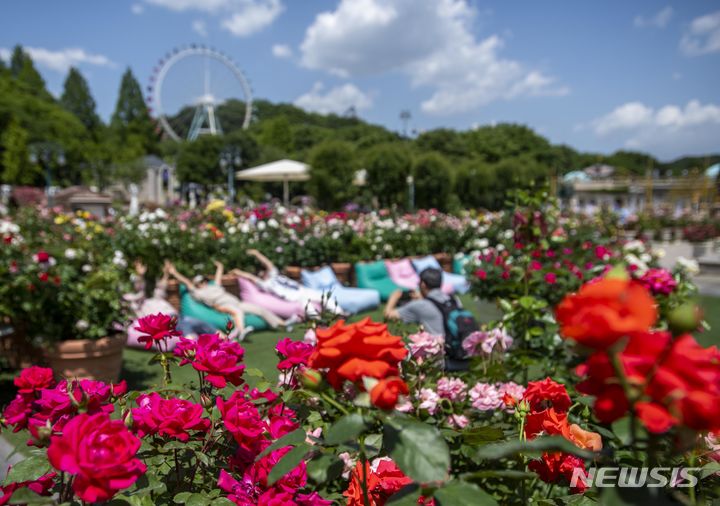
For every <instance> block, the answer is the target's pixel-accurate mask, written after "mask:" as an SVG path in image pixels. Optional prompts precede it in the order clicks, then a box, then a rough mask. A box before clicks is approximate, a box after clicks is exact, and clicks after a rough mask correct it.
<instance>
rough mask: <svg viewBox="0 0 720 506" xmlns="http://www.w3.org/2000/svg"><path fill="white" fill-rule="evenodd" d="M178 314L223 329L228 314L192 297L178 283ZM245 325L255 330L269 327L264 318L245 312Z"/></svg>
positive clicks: (228, 316) (228, 318)
mask: <svg viewBox="0 0 720 506" xmlns="http://www.w3.org/2000/svg"><path fill="white" fill-rule="evenodd" d="M180 314H182V315H185V316H191V317H193V318H197V319H198V320H202V321H204V322H205V323H207V324H208V325H212V326H213V327H215V328H216V329H217V330H225V328H226V326H227V322H228V320H230V319H231V318H230V315H229V314H227V313H221V312H220V311H216V310H214V309H213V308H211V307H210V306H206V305H205V304H203V303H202V302H200V301H197V300H195V299H193V298H192V295H190V292H188V290H187V288H185V285H180ZM245 326H246V327H252V328H254V329H255V330H266V329H268V328H270V326H269V325H268V324H267V322H266V321H265V320H263V319H262V318H260V317H259V316H257V315H254V314H249V313H245Z"/></svg>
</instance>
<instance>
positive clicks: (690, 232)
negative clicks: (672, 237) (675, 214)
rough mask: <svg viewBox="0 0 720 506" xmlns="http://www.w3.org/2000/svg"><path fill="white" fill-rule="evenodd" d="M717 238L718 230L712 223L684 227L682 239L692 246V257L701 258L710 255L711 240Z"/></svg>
mask: <svg viewBox="0 0 720 506" xmlns="http://www.w3.org/2000/svg"><path fill="white" fill-rule="evenodd" d="M717 236H718V230H717V228H716V227H715V225H713V224H712V223H695V224H691V225H688V226H687V227H685V230H684V231H683V237H684V238H685V240H686V241H688V242H690V243H692V245H693V256H694V257H695V258H701V257H704V256H706V255H707V254H708V253H710V250H711V248H712V244H713V239H715V238H716V237H717Z"/></svg>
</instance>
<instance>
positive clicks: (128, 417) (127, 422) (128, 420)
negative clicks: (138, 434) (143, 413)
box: [122, 409, 135, 430]
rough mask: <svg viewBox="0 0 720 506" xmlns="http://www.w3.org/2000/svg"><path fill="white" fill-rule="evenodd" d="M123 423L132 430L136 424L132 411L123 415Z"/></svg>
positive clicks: (127, 411)
mask: <svg viewBox="0 0 720 506" xmlns="http://www.w3.org/2000/svg"><path fill="white" fill-rule="evenodd" d="M122 421H123V423H124V424H125V427H127V428H128V429H130V430H132V427H133V424H134V423H135V420H133V416H132V410H130V409H128V410H126V411H125V412H124V413H123V414H122Z"/></svg>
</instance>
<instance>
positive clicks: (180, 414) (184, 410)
mask: <svg viewBox="0 0 720 506" xmlns="http://www.w3.org/2000/svg"><path fill="white" fill-rule="evenodd" d="M136 402H137V405H138V406H139V407H138V408H133V410H132V417H133V422H134V425H135V427H136V428H137V431H138V435H139V436H140V437H144V436H146V435H150V434H159V435H161V436H168V437H172V438H175V439H178V440H180V441H187V440H188V439H190V434H189V432H190V431H198V430H199V431H203V432H204V431H207V430H208V428H210V420H208V419H207V418H203V417H202V416H203V407H202V406H201V405H200V404H195V403H194V402H190V401H186V400H183V399H163V398H162V397H160V395H159V394H158V393H156V392H152V393H151V394H144V395H141V396H140V397H138V398H137V400H136Z"/></svg>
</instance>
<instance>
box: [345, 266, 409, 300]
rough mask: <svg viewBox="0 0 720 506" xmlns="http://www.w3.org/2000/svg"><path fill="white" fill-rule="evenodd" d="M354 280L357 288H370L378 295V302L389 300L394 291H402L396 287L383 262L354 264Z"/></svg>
mask: <svg viewBox="0 0 720 506" xmlns="http://www.w3.org/2000/svg"><path fill="white" fill-rule="evenodd" d="M355 279H357V286H358V288H371V289H373V290H376V291H377V292H378V293H379V294H380V300H382V301H383V302H384V301H386V300H388V299H389V298H390V295H391V294H392V293H393V292H394V291H395V290H402V287H400V286H398V285H396V284H395V283H394V282H393V280H392V279H390V274H388V270H387V267H386V266H385V262H384V261H383V260H378V261H377V262H358V263H356V264H355Z"/></svg>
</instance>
